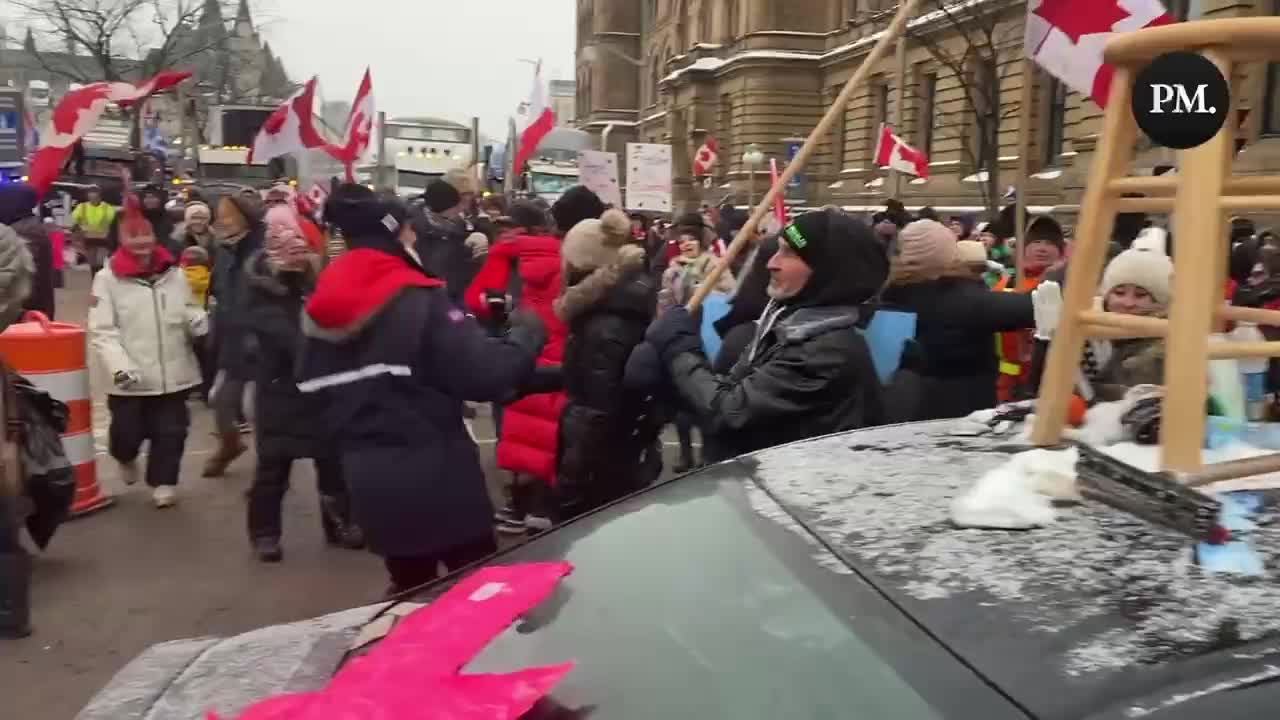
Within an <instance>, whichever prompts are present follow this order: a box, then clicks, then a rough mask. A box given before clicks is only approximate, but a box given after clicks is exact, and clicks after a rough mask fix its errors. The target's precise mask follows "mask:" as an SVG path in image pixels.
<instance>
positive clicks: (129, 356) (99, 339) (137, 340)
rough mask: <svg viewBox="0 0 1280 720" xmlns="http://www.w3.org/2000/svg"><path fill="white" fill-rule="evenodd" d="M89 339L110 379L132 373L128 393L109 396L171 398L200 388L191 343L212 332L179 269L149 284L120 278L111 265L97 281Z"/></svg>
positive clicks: (119, 390) (111, 391) (122, 390)
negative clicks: (158, 396)
mask: <svg viewBox="0 0 1280 720" xmlns="http://www.w3.org/2000/svg"><path fill="white" fill-rule="evenodd" d="M91 302H92V303H93V304H92V307H91V308H90V309H89V337H90V344H91V345H92V347H93V349H94V350H96V351H97V352H98V355H99V357H101V358H102V361H103V363H104V364H106V366H107V372H108V377H109V378H114V377H115V375H116V373H119V372H129V373H133V374H134V375H135V376H136V377H137V378H138V380H139V382H137V383H136V384H134V385H131V386H129V387H128V388H120V387H118V386H116V385H114V384H113V385H112V386H111V388H110V389H109V390H108V391H107V392H108V393H109V394H111V395H167V394H169V393H173V392H178V391H179V390H187V389H190V388H193V387H195V386H196V385H199V384H200V368H199V365H198V363H197V362H196V356H195V352H194V351H193V350H192V347H191V342H192V339H193V338H196V337H200V336H202V335H204V334H206V333H207V332H208V327H209V323H208V318H207V317H206V316H205V313H204V311H203V310H201V309H200V308H198V307H196V306H194V305H193V304H192V301H191V287H190V286H189V285H188V284H187V278H186V276H185V275H184V274H183V273H182V271H181V270H180V269H179V268H177V267H171V268H169V269H168V270H166V271H164V272H163V273H162V274H160V275H158V276H155V277H154V278H152V279H151V280H149V281H148V280H142V279H140V278H132V277H123V278H122V277H117V276H116V275H115V273H113V272H112V271H111V265H110V263H108V264H107V266H106V267H104V268H103V269H102V270H101V271H99V272H98V274H97V275H96V276H94V278H93V299H92V301H91Z"/></svg>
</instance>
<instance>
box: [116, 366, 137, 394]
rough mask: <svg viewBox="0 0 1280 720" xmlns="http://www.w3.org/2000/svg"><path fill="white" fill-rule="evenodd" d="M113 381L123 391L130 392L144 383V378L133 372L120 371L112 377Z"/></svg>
mask: <svg viewBox="0 0 1280 720" xmlns="http://www.w3.org/2000/svg"><path fill="white" fill-rule="evenodd" d="M111 379H112V381H113V382H114V383H115V385H116V387H118V388H120V389H121V390H128V389H130V388H133V387H135V386H137V385H138V384H139V383H141V382H142V377H141V376H140V375H138V373H137V372H135V371H133V370H120V371H117V372H116V374H115V375H113V376H112V378H111Z"/></svg>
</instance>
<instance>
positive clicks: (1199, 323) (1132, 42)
mask: <svg viewBox="0 0 1280 720" xmlns="http://www.w3.org/2000/svg"><path fill="white" fill-rule="evenodd" d="M1175 50H1186V51H1192V52H1198V53H1200V54H1201V55H1203V56H1204V57H1205V58H1207V59H1208V60H1210V61H1211V62H1213V63H1214V64H1215V65H1216V66H1217V67H1218V69H1219V70H1221V71H1222V75H1223V77H1225V78H1227V79H1228V81H1229V80H1230V78H1231V71H1232V68H1233V66H1234V65H1235V64H1238V63H1242V62H1256V61H1268V60H1280V17H1265V18H1262V17H1257V18H1252V17H1251V18H1232V19H1226V20H1203V21H1197V22H1186V23H1178V24H1175V25H1165V26H1160V27H1154V28H1148V29H1145V30H1139V31H1136V32H1131V33H1126V34H1123V35H1120V36H1118V37H1116V38H1113V39H1112V40H1111V41H1109V42H1108V43H1107V47H1106V52H1105V57H1106V61H1107V62H1108V63H1111V64H1112V65H1113V66H1114V67H1115V75H1114V77H1113V79H1112V82H1111V90H1110V95H1109V96H1108V99H1107V108H1106V112H1105V115H1104V116H1103V123H1102V134H1101V135H1100V136H1099V139H1098V146H1097V151H1096V154H1095V157H1094V160H1093V166H1092V167H1091V168H1090V171H1089V182H1088V186H1087V188H1086V189H1085V194H1084V199H1083V201H1082V202H1081V206H1080V207H1081V213H1080V223H1079V225H1078V228H1077V229H1078V232H1077V235H1076V241H1075V248H1074V249H1073V251H1072V255H1071V265H1070V270H1069V277H1068V282H1067V286H1066V288H1065V295H1064V298H1063V307H1062V319H1061V321H1060V322H1059V325H1058V330H1057V332H1056V333H1055V334H1054V338H1053V342H1052V345H1051V346H1050V349H1049V357H1048V361H1047V363H1046V365H1045V370H1044V376H1043V379H1042V382H1041V384H1040V387H1041V393H1040V400H1039V402H1038V403H1037V407H1036V424H1035V427H1034V428H1033V431H1032V435H1031V439H1032V442H1033V443H1035V444H1037V445H1052V444H1056V443H1057V442H1059V441H1060V440H1061V437H1062V430H1063V427H1064V425H1065V423H1066V418H1067V411H1068V403H1069V402H1070V399H1071V394H1072V389H1073V387H1074V381H1075V378H1076V373H1077V371H1078V368H1079V364H1080V358H1081V354H1082V353H1083V351H1084V342H1085V340H1086V339H1087V338H1090V337H1097V338H1113V339H1115V338H1140V337H1162V338H1165V342H1166V347H1165V368H1164V385H1165V388H1164V390H1165V395H1164V405H1163V408H1162V413H1161V427H1160V446H1161V462H1162V465H1163V467H1164V469H1165V470H1172V471H1176V472H1182V473H1191V472H1194V471H1196V470H1198V469H1200V465H1201V448H1202V447H1203V445H1204V434H1205V429H1204V427H1205V401H1206V396H1207V393H1208V363H1209V360H1211V359H1215V358H1243V357H1278V356H1280V342H1253V343H1227V342H1221V343H1217V342H1215V343H1210V342H1209V339H1208V336H1209V334H1210V333H1211V332H1212V331H1213V328H1214V326H1215V323H1216V322H1218V321H1222V320H1237V321H1247V322H1253V323H1258V324H1262V325H1280V311H1273V310H1259V309H1250V308H1235V307H1229V306H1225V305H1224V304H1223V301H1222V291H1223V284H1224V283H1225V282H1226V277H1227V256H1228V252H1229V249H1228V248H1227V243H1226V227H1227V224H1226V217H1225V215H1224V213H1226V212H1227V211H1232V210H1258V209H1270V208H1280V176H1234V175H1232V171H1231V160H1232V157H1233V155H1234V140H1235V137H1234V136H1235V127H1234V122H1233V121H1232V118H1233V117H1234V114H1233V113H1231V114H1228V120H1227V122H1226V123H1224V124H1223V127H1222V129H1221V130H1220V131H1218V134H1217V135H1215V136H1214V137H1213V138H1212V139H1211V140H1209V141H1208V142H1206V143H1205V144H1203V145H1200V146H1198V147H1194V148H1191V149H1189V150H1183V151H1180V152H1179V156H1180V157H1179V160H1180V162H1179V167H1178V174H1177V176H1176V177H1168V176H1161V177H1128V167H1129V164H1130V162H1131V161H1132V159H1133V148H1134V141H1135V140H1136V138H1137V132H1138V127H1137V124H1136V122H1135V121H1134V118H1133V114H1132V111H1131V109H1130V100H1131V97H1132V93H1133V81H1134V77H1135V76H1136V74H1137V73H1138V72H1139V71H1140V70H1141V69H1142V68H1143V67H1144V66H1145V65H1146V64H1147V63H1149V62H1150V61H1151V60H1153V59H1155V58H1156V57H1157V56H1159V55H1162V54H1164V53H1167V52H1172V51H1175ZM1124 193H1144V194H1146V195H1148V197H1141V198H1124V197H1121V195H1122V194H1124ZM1175 209H1176V211H1175ZM1169 211H1175V216H1174V227H1173V236H1174V239H1175V240H1176V241H1177V252H1176V253H1175V254H1174V273H1173V286H1172V290H1173V293H1172V300H1171V302H1170V304H1169V319H1168V320H1164V319H1160V318H1150V317H1139V316H1134V315H1119V314H1116V313H1109V312H1098V311H1094V310H1092V309H1091V308H1092V306H1093V299H1094V295H1095V293H1096V291H1097V289H1098V285H1099V283H1100V281H1101V276H1102V270H1103V265H1104V264H1105V262H1106V259H1107V249H1108V246H1109V244H1110V239H1111V232H1112V228H1113V226H1114V224H1115V217H1116V213H1117V212H1169ZM1269 457H1271V458H1273V462H1272V465H1268V467H1271V468H1272V469H1271V470H1270V471H1280V455H1276V456H1269ZM1272 466H1273V467H1272ZM1254 469H1255V470H1256V469H1257V468H1256V466H1255V468H1254ZM1250 474H1257V473H1250Z"/></svg>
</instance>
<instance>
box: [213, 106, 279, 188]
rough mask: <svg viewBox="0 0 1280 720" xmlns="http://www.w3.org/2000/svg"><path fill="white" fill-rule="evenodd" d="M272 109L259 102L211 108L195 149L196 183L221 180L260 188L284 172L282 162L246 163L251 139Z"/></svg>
mask: <svg viewBox="0 0 1280 720" xmlns="http://www.w3.org/2000/svg"><path fill="white" fill-rule="evenodd" d="M274 111H275V107H274V106H269V107H264V106H261V105H215V106H213V107H210V108H209V118H208V122H207V123H206V125H205V131H204V142H203V143H202V144H201V145H200V147H199V149H198V150H197V152H196V162H197V165H198V170H197V171H196V180H197V182H201V181H224V182H235V183H239V184H241V185H248V186H252V187H260V186H264V185H267V184H269V183H270V182H271V181H272V180H274V179H275V178H278V177H282V176H284V175H286V174H287V172H286V171H285V170H286V168H284V167H283V165H282V163H275V162H274V161H264V160H256V159H255V160H254V162H253V163H252V164H251V163H250V162H249V149H250V148H251V147H253V141H254V138H256V137H257V135H258V130H260V129H261V128H262V124H263V123H264V122H266V120H267V118H268V117H270V116H271V113H272V112H274Z"/></svg>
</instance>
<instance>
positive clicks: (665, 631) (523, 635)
mask: <svg viewBox="0 0 1280 720" xmlns="http://www.w3.org/2000/svg"><path fill="white" fill-rule="evenodd" d="M748 492H750V493H752V494H751V496H750V498H748ZM637 500H638V499H637ZM628 502H629V504H631V505H637V504H639V503H636V502H634V501H628ZM639 505H640V506H639V507H634V508H632V509H631V510H630V511H627V510H620V511H618V512H614V511H612V510H610V511H606V513H603V514H607V515H608V517H607V519H604V518H601V517H600V516H596V517H595V518H588V519H587V520H586V521H584V522H581V523H575V524H574V525H572V526H570V527H569V528H566V529H565V530H561V531H559V532H557V533H553V534H552V535H549V536H546V537H545V538H543V539H542V540H539V541H535V542H533V543H530V544H529V545H527V546H525V548H522V549H521V552H519V553H516V554H517V555H524V557H519V558H511V559H510V560H509V562H518V561H525V560H533V559H550V558H552V557H556V558H560V557H562V558H564V559H566V560H568V561H569V562H571V563H573V565H574V571H573V573H572V574H571V575H570V576H569V577H567V578H566V579H565V580H564V581H563V582H562V583H561V585H560V586H559V588H558V589H557V591H556V592H555V594H554V595H553V596H552V597H551V598H549V599H548V600H547V601H546V602H544V603H543V604H542V605H541V606H539V607H538V608H535V609H534V610H533V611H532V612H531V613H530V614H529V615H528V616H527V617H526V619H525V620H523V621H521V622H517V623H516V624H515V625H514V626H512V627H511V628H509V629H508V630H507V631H506V632H505V633H503V634H502V635H500V636H499V637H498V638H496V639H495V640H494V641H493V642H492V643H490V645H489V646H488V647H487V648H486V650H485V651H484V652H483V653H482V654H481V655H480V656H479V657H477V658H476V659H475V660H474V661H473V662H472V663H471V664H470V665H469V666H468V668H467V671H468V672H510V671H512V670H514V669H517V668H524V667H531V666H536V665H543V664H552V663H559V662H565V661H567V660H576V661H577V662H578V665H577V667H576V668H575V669H574V670H573V672H571V673H570V674H569V675H568V676H567V677H566V678H565V680H564V681H563V682H562V683H561V685H560V686H559V687H558V688H557V689H556V691H555V693H554V695H553V697H554V700H555V702H556V703H557V704H559V705H561V706H564V707H569V708H580V707H583V706H596V707H599V708H600V710H601V716H602V717H608V718H610V719H611V720H616V719H618V718H621V719H623V720H626V719H629V718H637V719H640V718H644V719H645V720H649V719H651V718H734V719H735V720H749V719H752V718H760V719H761V720H764V719H765V718H768V719H770V720H773V719H775V718H806V719H816V718H832V719H835V718H841V719H843V718H849V717H852V716H853V715H852V714H851V713H853V711H854V710H855V709H856V713H854V714H856V716H857V717H865V718H877V719H879V718H885V719H888V718H910V719H911V720H941V719H944V718H945V719H947V720H950V718H966V719H967V718H974V717H982V718H984V720H985V719H987V718H996V717H1021V716H1020V715H1012V714H1011V712H1010V710H1009V707H1008V706H1006V705H1003V702H1002V701H1001V702H999V703H991V702H989V701H990V699H991V697H993V696H991V695H990V694H989V691H986V690H985V688H983V687H982V686H980V684H979V683H978V681H977V679H976V678H975V677H973V676H972V675H970V674H969V673H968V671H966V670H964V669H963V668H962V667H961V666H960V665H959V664H958V663H955V662H954V661H953V660H950V657H949V656H946V658H945V660H944V663H943V664H939V663H938V662H937V658H934V657H931V656H930V653H929V652H921V651H920V647H917V646H918V645H920V643H919V642H918V638H915V637H909V636H907V635H906V634H904V633H903V632H902V631H901V630H900V628H898V627H897V626H899V625H902V624H903V622H902V617H901V616H900V615H898V614H897V613H896V611H894V610H892V609H891V608H888V606H887V605H885V606H884V607H881V606H882V605H884V604H883V601H878V600H877V599H878V598H879V596H878V595H874V594H873V593H872V592H871V591H870V589H869V588H868V587H867V586H866V585H863V584H861V581H860V580H857V579H856V576H853V575H851V574H849V570H848V569H847V567H845V566H843V565H842V564H840V563H839V562H838V561H836V560H835V558H833V557H832V556H830V555H828V554H826V551H825V550H824V549H822V548H821V547H820V546H817V545H816V544H810V543H809V542H805V541H804V540H802V539H801V537H800V535H799V534H797V533H796V532H794V531H792V530H788V529H784V528H783V526H782V525H780V524H779V523H778V522H777V521H776V520H771V519H768V518H770V517H777V516H779V515H782V511H781V509H780V508H778V507H777V506H776V505H774V504H772V501H771V500H769V499H768V497H767V496H766V495H765V494H764V493H763V491H760V490H758V489H756V488H755V487H754V486H753V485H751V486H748V487H746V488H744V486H743V484H742V483H741V482H735V481H727V482H702V481H697V480H688V479H687V480H685V481H679V482H676V483H671V484H669V485H667V486H664V487H663V488H660V489H659V490H656V491H654V492H652V493H650V494H649V496H648V497H647V498H646V500H645V501H644V502H643V503H642V504H639ZM766 506H767V507H766ZM804 537H805V538H808V537H809V536H808V535H807V534H804ZM811 542H812V541H811ZM525 551H532V552H525ZM529 555H532V556H533V557H530V556H529ZM863 596H866V597H867V598H868V602H867V603H862V602H861V601H860V598H862V597H863ZM926 647H927V646H926ZM933 647H934V649H935V650H936V646H933ZM943 687H945V688H946V689H945V691H939V690H938V688H943ZM920 688H933V690H931V692H933V693H934V694H935V695H937V697H930V698H928V699H926V697H925V696H924V694H923V693H924V692H926V691H925V690H921V689H920ZM982 693H987V694H986V695H983V698H984V699H985V700H987V701H988V702H978V703H975V701H974V697H973V696H974V695H975V694H982ZM975 712H976V713H977V714H973V713H975ZM531 717H540V716H539V715H537V713H534V714H533V715H531Z"/></svg>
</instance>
